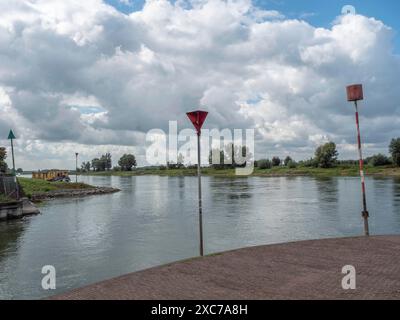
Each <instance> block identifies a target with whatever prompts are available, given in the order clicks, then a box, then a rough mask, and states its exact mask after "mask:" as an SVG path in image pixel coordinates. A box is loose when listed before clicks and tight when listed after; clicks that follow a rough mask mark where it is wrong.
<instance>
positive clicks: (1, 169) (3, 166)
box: [0, 147, 8, 172]
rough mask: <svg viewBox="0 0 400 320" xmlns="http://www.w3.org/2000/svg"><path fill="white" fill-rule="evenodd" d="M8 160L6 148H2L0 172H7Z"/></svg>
mask: <svg viewBox="0 0 400 320" xmlns="http://www.w3.org/2000/svg"><path fill="white" fill-rule="evenodd" d="M6 158H7V150H6V148H4V147H0V172H6V171H7V168H8V166H7V163H6V162H5V160H6Z"/></svg>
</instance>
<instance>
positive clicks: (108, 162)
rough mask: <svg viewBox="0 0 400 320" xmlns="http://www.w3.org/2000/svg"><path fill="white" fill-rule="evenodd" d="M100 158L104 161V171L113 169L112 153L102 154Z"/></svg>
mask: <svg viewBox="0 0 400 320" xmlns="http://www.w3.org/2000/svg"><path fill="white" fill-rule="evenodd" d="M100 160H101V161H102V162H103V163H104V164H103V171H106V170H107V171H108V170H111V168H112V161H111V153H106V154H104V155H102V156H101V158H100Z"/></svg>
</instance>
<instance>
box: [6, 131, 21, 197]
mask: <svg viewBox="0 0 400 320" xmlns="http://www.w3.org/2000/svg"><path fill="white" fill-rule="evenodd" d="M8 139H9V140H10V141H11V157H12V164H13V175H14V177H15V192H16V198H17V200H19V186H18V180H17V175H16V170H15V157H14V139H15V135H14V132H13V131H12V130H10V133H9V134H8Z"/></svg>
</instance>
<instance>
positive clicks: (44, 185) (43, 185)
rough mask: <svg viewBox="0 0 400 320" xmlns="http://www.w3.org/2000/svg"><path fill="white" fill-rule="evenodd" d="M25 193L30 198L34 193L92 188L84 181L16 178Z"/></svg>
mask: <svg viewBox="0 0 400 320" xmlns="http://www.w3.org/2000/svg"><path fill="white" fill-rule="evenodd" d="M18 181H19V183H20V185H21V187H22V190H23V192H24V193H25V195H26V196H27V197H28V198H30V197H32V195H33V194H36V193H45V192H49V191H54V190H80V189H90V188H94V187H93V186H90V185H88V184H84V183H66V182H49V181H45V180H39V179H29V178H18Z"/></svg>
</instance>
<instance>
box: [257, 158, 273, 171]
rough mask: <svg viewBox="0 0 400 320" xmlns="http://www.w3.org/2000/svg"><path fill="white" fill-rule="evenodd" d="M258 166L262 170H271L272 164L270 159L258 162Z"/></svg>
mask: <svg viewBox="0 0 400 320" xmlns="http://www.w3.org/2000/svg"><path fill="white" fill-rule="evenodd" d="M257 166H258V168H259V169H261V170H265V169H271V168H272V162H271V161H270V160H269V159H262V160H259V161H257Z"/></svg>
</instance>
